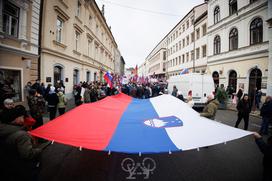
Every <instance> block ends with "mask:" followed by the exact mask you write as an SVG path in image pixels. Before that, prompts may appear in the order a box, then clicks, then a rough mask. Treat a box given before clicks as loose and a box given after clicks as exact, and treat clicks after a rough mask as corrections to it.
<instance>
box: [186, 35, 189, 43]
mask: <svg viewBox="0 0 272 181" xmlns="http://www.w3.org/2000/svg"><path fill="white" fill-rule="evenodd" d="M186 44H187V45H189V35H188V36H187V37H186Z"/></svg>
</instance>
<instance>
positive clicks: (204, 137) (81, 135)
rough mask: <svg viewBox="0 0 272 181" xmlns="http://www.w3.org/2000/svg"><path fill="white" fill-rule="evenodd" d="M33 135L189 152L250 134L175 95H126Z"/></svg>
mask: <svg viewBox="0 0 272 181" xmlns="http://www.w3.org/2000/svg"><path fill="white" fill-rule="evenodd" d="M30 133H31V134H32V135H33V136H37V137H41V138H45V139H48V140H51V141H56V142H59V143H63V144H67V145H72V146H76V147H82V148H86V149H92V150H101V151H114V152H125V153H160V152H170V151H171V152H172V151H181V150H190V149H195V148H199V147H205V146H210V145H214V144H219V143H224V142H227V141H230V140H234V139H238V138H241V137H244V136H246V135H249V134H251V132H248V131H244V130H240V129H237V128H233V127H230V126H227V125H224V124H221V123H218V122H216V121H212V120H209V119H207V118H204V117H200V116H199V113H197V112H195V111H194V110H193V109H191V108H190V107H189V106H187V105H186V103H184V102H182V101H180V100H179V99H177V98H175V97H173V96H171V95H161V96H159V97H155V98H151V99H145V100H139V99H134V98H131V97H129V96H127V95H125V94H122V93H121V94H118V95H115V96H111V97H107V98H105V99H103V100H101V101H98V102H95V103H88V104H83V105H81V106H79V107H77V108H75V109H73V110H71V111H69V112H67V113H65V114H64V115H62V116H59V117H57V118H56V119H54V120H53V121H50V122H48V123H47V124H45V125H43V126H41V127H39V128H37V129H35V130H33V131H31V132H30Z"/></svg>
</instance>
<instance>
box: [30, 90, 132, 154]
mask: <svg viewBox="0 0 272 181" xmlns="http://www.w3.org/2000/svg"><path fill="white" fill-rule="evenodd" d="M117 98H118V99H117ZM131 101H132V98H131V97H129V96H127V95H125V94H118V95H116V96H111V97H107V98H105V99H103V100H101V101H98V102H95V103H88V104H83V105H81V106H79V107H77V108H75V109H73V110H71V111H69V112H67V113H65V114H64V115H62V116H59V117H57V118H56V119H54V120H52V121H50V122H48V123H47V124H45V125H43V126H41V127H39V128H37V129H35V130H33V131H31V132H30V134H31V135H33V136H37V137H40V138H44V139H47V140H51V141H56V142H59V143H63V144H67V145H72V146H76V147H82V148H88V149H92V150H103V149H104V148H105V147H106V146H107V145H108V143H109V142H110V140H111V138H112V136H113V134H114V132H115V129H116V128H117V126H118V123H119V121H120V119H121V116H122V115H123V112H124V111H125V110H126V108H127V106H128V105H129V104H130V102H131Z"/></svg>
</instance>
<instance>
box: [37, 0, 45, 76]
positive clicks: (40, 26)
mask: <svg viewBox="0 0 272 181" xmlns="http://www.w3.org/2000/svg"><path fill="white" fill-rule="evenodd" d="M40 3H41V4H40V20H39V43H38V44H39V48H38V55H39V58H38V79H41V44H42V43H41V42H42V22H43V21H42V20H43V3H44V0H41V2H40Z"/></svg>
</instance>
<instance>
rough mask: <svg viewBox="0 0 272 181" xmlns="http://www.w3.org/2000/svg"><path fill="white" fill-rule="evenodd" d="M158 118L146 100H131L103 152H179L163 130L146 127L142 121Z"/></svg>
mask: <svg viewBox="0 0 272 181" xmlns="http://www.w3.org/2000/svg"><path fill="white" fill-rule="evenodd" d="M152 118H158V114H157V113H156V111H155V109H154V108H153V106H152V104H151V102H150V101H149V100H148V99H145V100H138V99H133V100H132V102H131V103H130V104H129V106H128V107H127V109H126V111H125V112H124V114H123V116H122V117H121V120H120V122H119V124H118V126H117V128H116V130H115V133H114V135H113V137H112V139H111V141H110V143H109V145H108V146H107V147H106V149H105V150H111V151H117V152H127V153H139V152H142V153H154V152H168V151H177V150H179V149H178V148H177V147H176V146H175V145H174V143H173V142H172V141H171V139H170V138H169V136H168V134H167V132H166V130H165V128H156V127H151V126H147V125H145V124H144V121H145V120H147V119H152Z"/></svg>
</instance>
